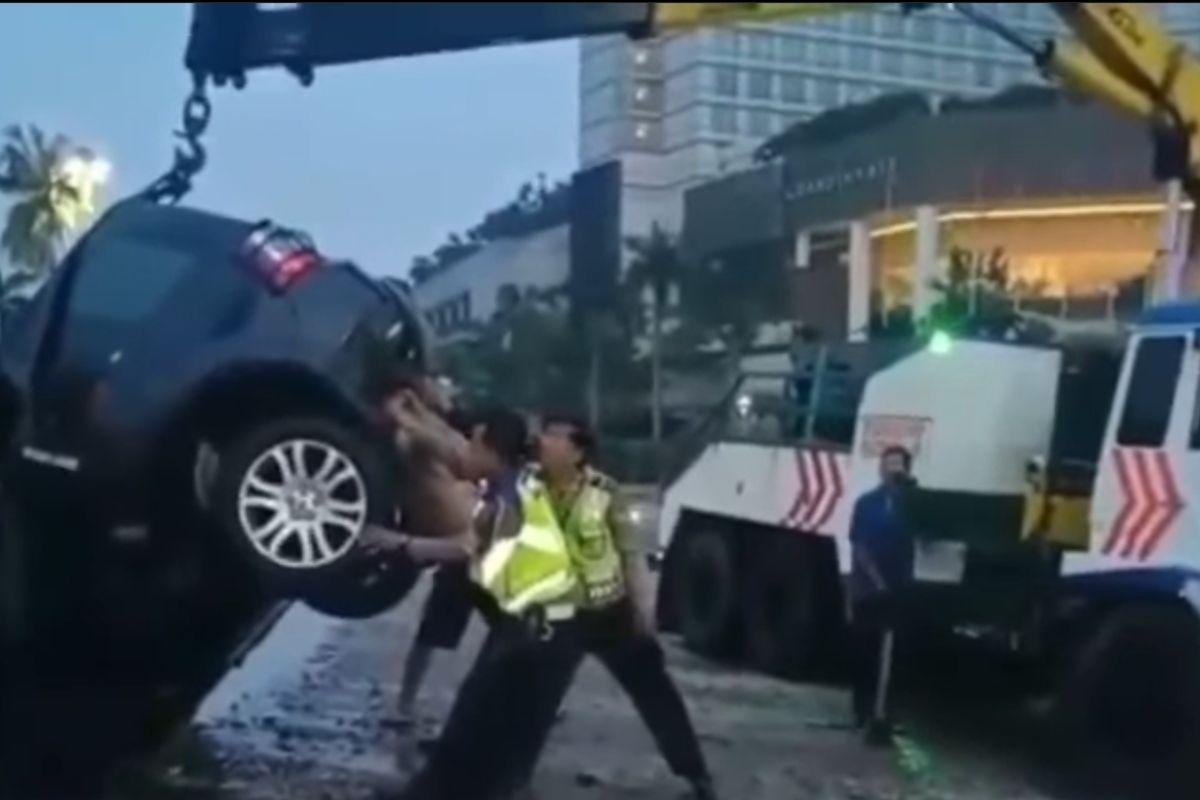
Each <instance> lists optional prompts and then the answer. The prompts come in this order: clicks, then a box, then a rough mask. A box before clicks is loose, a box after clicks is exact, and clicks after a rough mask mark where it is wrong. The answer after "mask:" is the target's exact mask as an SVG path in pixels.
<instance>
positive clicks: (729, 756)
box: [104, 504, 1200, 800]
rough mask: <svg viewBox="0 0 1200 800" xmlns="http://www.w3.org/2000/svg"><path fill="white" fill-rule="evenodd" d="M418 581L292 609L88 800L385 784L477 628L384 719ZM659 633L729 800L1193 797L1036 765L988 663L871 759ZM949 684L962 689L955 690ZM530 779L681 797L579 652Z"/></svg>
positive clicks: (806, 700)
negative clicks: (416, 706) (407, 720)
mask: <svg viewBox="0 0 1200 800" xmlns="http://www.w3.org/2000/svg"><path fill="white" fill-rule="evenodd" d="M647 508H648V511H647V513H646V514H645V515H644V516H645V518H644V519H643V520H642V523H643V526H644V534H645V536H644V538H645V539H646V542H645V544H646V546H647V547H649V546H651V545H652V538H653V537H652V536H651V535H650V531H652V529H653V515H652V513H650V512H652V510H653V507H652V504H650V505H648V506H647ZM426 590H427V587H426V586H424V585H422V586H421V587H420V588H419V590H418V591H415V592H414V593H413V595H412V596H411V597H410V598H409V599H408V600H407V601H406V602H405V603H403V604H402V605H401V606H400V607H399V608H397V609H395V610H394V611H393V612H391V613H389V614H387V615H385V616H383V617H379V618H376V619H374V620H370V621H367V622H344V621H337V620H331V619H327V618H324V617H321V616H319V615H317V614H315V613H314V612H311V611H309V610H308V609H306V608H304V607H303V606H295V607H293V608H292V609H291V610H290V611H289V612H288V613H287V614H286V615H285V616H284V617H283V618H282V620H281V621H280V623H279V625H278V626H276V628H275V629H274V631H273V632H272V633H271V635H270V636H269V637H268V638H267V639H266V640H265V641H264V642H263V643H262V644H261V645H260V646H259V647H258V648H257V649H256V650H255V651H253V652H252V653H251V654H250V656H249V658H248V659H247V660H246V661H245V663H244V664H243V665H242V667H241V668H239V669H237V670H235V671H233V672H231V673H230V674H229V675H228V676H226V679H225V680H224V681H223V682H222V683H221V684H220V686H218V687H217V689H216V690H215V691H213V692H212V693H211V694H210V695H209V696H208V698H207V699H206V701H205V702H204V703H203V705H202V706H201V708H200V709H199V711H198V713H197V714H196V715H195V718H194V720H193V721H192V723H191V724H190V725H187V726H185V727H184V728H183V729H182V730H180V731H179V732H178V734H177V735H176V736H174V737H173V738H172V740H171V741H170V742H169V743H168V744H167V745H166V746H165V747H163V748H162V749H161V751H160V752H159V753H158V754H157V755H156V756H154V757H153V758H145V759H142V760H140V761H139V762H138V763H135V764H133V765H131V766H129V767H127V768H124V769H122V770H120V771H119V772H118V775H117V777H116V779H115V780H114V781H113V782H112V786H111V788H110V790H109V791H108V793H107V795H106V797H105V798H104V800H285V798H286V800H326V799H328V800H358V798H367V797H371V796H373V794H374V793H375V792H377V791H378V790H380V789H391V788H398V787H399V786H400V785H402V784H403V781H404V779H405V778H406V777H407V776H409V775H411V774H412V773H413V771H414V770H415V769H416V767H417V765H418V764H419V763H420V759H421V755H420V752H419V746H418V743H419V740H420V739H421V738H422V735H423V734H424V735H428V734H429V733H431V732H432V731H433V730H435V729H436V727H435V726H436V721H437V720H438V719H440V718H441V717H442V715H444V714H445V712H446V711H447V710H448V708H449V706H450V704H451V702H452V700H453V697H454V693H455V691H456V689H457V687H458V684H459V681H460V680H461V678H462V676H463V675H464V673H465V670H466V669H467V668H468V667H469V666H470V664H471V662H472V660H473V659H474V657H475V653H476V649H477V647H478V645H479V642H480V640H481V638H482V632H483V631H482V625H481V624H479V623H478V622H477V623H475V624H474V625H473V628H472V632H471V635H470V636H469V638H468V641H467V642H465V643H464V645H463V647H462V648H461V649H460V650H459V651H458V652H456V653H453V654H443V655H441V657H440V660H438V661H436V662H435V665H434V668H433V669H432V670H431V674H430V676H429V680H428V682H427V690H426V693H425V703H424V706H423V708H422V712H423V716H424V717H426V719H427V722H426V724H425V725H424V726H423V727H424V729H423V730H418V731H413V732H407V733H400V732H397V731H396V730H395V729H394V725H392V724H390V723H392V722H394V719H393V718H392V715H391V711H392V709H393V708H394V705H395V701H396V694H397V690H398V684H399V678H400V665H401V664H402V662H403V658H404V655H405V653H406V651H407V648H408V646H409V644H410V642H411V641H412V637H413V634H414V632H415V629H416V624H417V620H418V618H419V615H420V611H421V607H422V603H423V599H424V594H425V591H426ZM665 641H666V644H667V648H668V652H669V656H670V663H671V669H672V671H673V673H674V675H675V676H676V679H677V680H678V682H679V684H680V686H681V688H682V689H683V692H684V694H685V696H686V698H687V700H688V703H689V706H690V708H691V710H692V714H693V718H694V720H695V723H696V727H697V729H698V730H699V733H700V736H701V738H702V743H703V746H704V748H705V750H706V752H707V754H708V757H709V759H710V762H711V765H712V767H713V771H714V772H715V774H716V775H717V776H718V782H719V786H720V789H721V795H722V796H723V797H724V798H727V800H1176V798H1178V799H1179V800H1185V799H1186V800H1194V798H1195V787H1196V786H1200V774H1198V773H1197V771H1196V766H1197V765H1200V758H1197V759H1194V760H1192V761H1190V762H1188V764H1187V765H1186V771H1185V772H1182V773H1178V774H1177V773H1176V771H1175V768H1174V767H1172V768H1171V770H1167V769H1165V768H1163V767H1161V766H1157V765H1156V766H1150V767H1146V766H1144V765H1139V766H1138V767H1136V768H1128V767H1127V765H1124V764H1122V763H1121V762H1119V761H1117V760H1114V759H1111V758H1108V757H1102V756H1098V755H1095V754H1085V755H1084V756H1083V758H1082V759H1081V760H1080V761H1078V762H1076V763H1075V764H1074V767H1073V768H1071V769H1067V768H1066V767H1065V766H1064V765H1063V764H1062V763H1060V762H1059V761H1056V760H1054V759H1050V760H1047V758H1046V756H1045V753H1044V750H1045V749H1046V748H1044V746H1043V745H1044V744H1045V742H1044V740H1045V739H1046V738H1047V731H1046V729H1045V727H1044V726H1039V725H1038V724H1037V723H1036V720H1033V719H1031V717H1030V716H1029V715H1028V714H1025V713H1023V712H1022V711H1021V703H1020V702H1019V701H1018V699H1017V698H1015V697H1013V696H1010V695H1008V694H1006V689H1005V687H1004V679H1003V676H1002V670H1000V671H997V670H994V671H993V675H992V676H991V677H988V676H987V675H986V674H981V675H970V672H971V670H970V668H968V666H967V665H965V664H960V665H952V666H950V667H949V668H943V669H942V670H941V671H939V672H938V675H937V680H935V681H933V682H932V683H933V684H934V686H933V688H934V692H933V693H932V694H926V695H919V696H917V702H916V703H915V704H914V705H913V707H912V708H910V709H909V712H908V714H907V715H906V717H905V718H906V720H907V721H908V723H909V725H910V728H911V730H910V732H908V733H906V734H905V736H904V737H902V738H901V740H900V742H899V744H898V746H897V747H896V748H894V749H892V750H888V751H879V750H870V749H868V748H866V747H865V746H864V745H863V744H862V743H861V742H860V740H859V739H858V737H857V736H856V735H854V734H853V733H852V732H851V731H849V730H848V729H847V726H846V721H847V717H848V708H849V704H848V697H847V696H846V693H845V691H844V690H842V689H840V688H837V687H826V686H817V685H812V684H793V683H784V682H780V681H775V680H773V679H770V678H766V677H763V676H760V675H756V674H752V673H748V672H744V671H740V670H738V669H736V668H733V667H729V666H722V665H715V664H713V663H711V662H707V661H704V660H702V659H699V658H697V657H695V656H692V655H690V654H688V653H686V652H684V651H683V650H681V649H680V648H679V647H678V646H677V645H676V644H675V643H674V641H673V640H671V639H670V638H667V639H665ZM997 672H999V673H1000V675H999V677H998V676H997V674H996V673H997ZM952 678H960V679H962V680H960V681H958V682H959V683H960V684H961V685H962V686H966V687H970V689H969V691H962V690H957V691H956V690H953V689H952V688H951V685H950V684H952V683H955V681H954V680H952ZM929 698H936V699H934V700H932V701H931V700H930V699H929ZM1050 738H1052V736H1051V737H1050ZM1052 744H1053V742H1052ZM1050 749H1051V750H1053V751H1054V752H1057V749H1056V748H1050ZM534 788H535V791H536V796H537V797H539V798H543V800H643V799H644V800H657V799H658V798H663V800H667V799H669V798H676V797H680V796H682V795H681V790H682V787H681V786H680V785H679V784H678V783H677V782H676V781H675V780H674V779H673V778H672V776H671V775H670V774H669V772H668V771H667V769H666V766H665V765H664V764H663V763H662V761H661V760H660V759H659V757H658V755H657V752H656V749H655V747H654V744H653V742H652V741H651V739H650V737H649V735H648V733H647V732H646V730H645V728H644V727H643V726H642V724H641V722H640V720H639V719H638V718H637V717H636V715H635V713H634V711H633V708H632V706H631V705H630V703H629V701H628V700H627V699H626V698H625V697H624V696H623V695H622V693H621V692H620V690H619V689H618V687H617V686H616V684H615V683H614V682H613V681H612V679H611V678H610V677H609V676H608V675H607V674H606V673H605V672H604V671H603V669H602V668H601V667H600V666H599V665H597V664H596V663H594V662H589V663H587V664H586V665H585V667H584V669H583V670H581V672H580V674H579V678H578V680H577V682H576V684H575V686H574V688H573V689H572V692H571V694H570V696H569V697H568V699H567V707H566V713H565V716H564V718H563V720H562V722H561V723H560V724H559V725H558V727H557V729H556V730H555V733H554V736H553V737H552V740H551V742H550V745H549V747H548V749H547V751H546V752H545V754H544V756H543V758H542V761H541V764H540V766H539V769H538V773H537V776H536V779H535V786H534Z"/></svg>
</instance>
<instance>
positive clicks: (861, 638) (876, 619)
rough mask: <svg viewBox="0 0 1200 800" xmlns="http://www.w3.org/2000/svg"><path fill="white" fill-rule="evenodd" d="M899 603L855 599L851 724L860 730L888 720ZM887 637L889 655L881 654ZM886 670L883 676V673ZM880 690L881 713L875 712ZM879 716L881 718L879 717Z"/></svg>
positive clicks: (878, 597) (852, 631)
mask: <svg viewBox="0 0 1200 800" xmlns="http://www.w3.org/2000/svg"><path fill="white" fill-rule="evenodd" d="M899 617H900V614H899V603H898V601H897V600H896V599H894V598H891V597H888V596H882V595H881V596H877V597H871V598H865V599H862V600H857V601H855V603H854V607H853V611H852V619H851V624H850V631H851V636H852V637H853V641H852V650H853V654H852V655H853V664H852V669H851V680H852V682H853V687H852V688H853V694H854V721H855V722H856V723H857V724H858V725H859V726H860V727H861V726H864V725H866V724H868V723H870V722H888V721H890V720H891V707H892V696H893V694H894V693H893V691H892V689H891V684H892V677H893V674H894V662H895V642H896V629H897V627H898V624H899V622H900V619H899ZM889 635H890V637H891V642H890V644H889V650H890V652H885V650H884V644H885V641H886V639H887V638H888V637H889ZM885 669H886V674H885V672H884V671H885ZM881 685H882V686H883V687H884V690H885V691H886V695H885V697H884V698H883V704H882V707H883V714H882V715H878V714H877V713H876V711H877V706H878V705H879V702H878V701H879V695H878V693H879V689H880V686H881ZM880 717H881V718H880Z"/></svg>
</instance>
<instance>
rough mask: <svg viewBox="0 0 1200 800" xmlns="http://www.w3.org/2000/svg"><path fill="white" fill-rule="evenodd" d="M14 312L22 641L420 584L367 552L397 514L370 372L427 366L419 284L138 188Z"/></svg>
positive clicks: (11, 414)
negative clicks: (144, 198) (376, 529)
mask: <svg viewBox="0 0 1200 800" xmlns="http://www.w3.org/2000/svg"><path fill="white" fill-rule="evenodd" d="M13 314H14V315H15V316H12V317H10V319H9V320H8V321H7V323H6V324H5V326H4V334H3V337H2V341H0V356H2V362H0V365H2V370H3V376H2V381H0V408H2V412H0V423H2V424H3V427H4V431H3V435H4V439H3V441H4V446H5V449H4V452H5V454H6V457H5V459H4V465H3V472H2V474H0V491H3V493H4V504H3V505H4V512H5V514H6V516H7V517H8V519H7V520H6V521H5V524H4V526H3V529H2V530H0V584H2V585H3V589H2V590H0V612H2V614H0V633H3V639H4V640H5V641H7V642H9V643H11V642H14V641H21V640H24V639H27V638H29V637H37V638H40V639H42V640H44V641H48V642H51V643H54V646H55V647H57V646H59V645H60V644H61V643H62V642H64V641H68V640H70V641H78V640H79V638H80V635H81V632H87V635H88V636H90V637H92V638H96V637H99V638H100V639H101V640H102V641H101V642H100V643H102V644H103V645H104V646H103V647H102V648H100V649H102V650H104V651H106V652H108V653H110V654H112V653H120V652H121V649H120V648H114V647H112V643H113V642H125V641H128V642H131V643H132V642H146V641H149V642H159V643H163V642H167V643H171V642H173V641H174V640H176V639H178V638H180V637H179V631H181V630H184V628H180V625H181V624H182V625H185V626H186V630H187V631H188V636H189V637H199V635H200V633H201V632H202V631H204V630H207V626H209V625H212V626H214V628H221V626H222V625H225V626H227V625H228V623H229V622H230V621H248V620H250V619H251V618H252V616H253V613H252V612H253V611H254V610H255V609H261V608H263V607H265V605H266V604H267V601H269V600H270V598H272V597H280V596H287V597H300V598H302V599H305V600H306V601H307V602H309V603H310V604H311V605H313V606H314V607H317V608H318V610H323V611H326V612H327V613H333V614H337V615H342V616H363V615H367V614H370V613H377V612H378V611H381V610H383V609H385V608H387V607H390V606H391V605H393V604H394V603H395V602H397V601H398V600H399V599H401V598H402V597H403V595H404V594H405V593H406V591H407V588H408V587H409V586H411V582H412V579H413V576H411V575H407V574H391V573H389V572H388V570H389V569H399V568H396V567H395V566H394V565H381V564H375V563H369V562H367V561H366V560H365V559H364V558H363V557H362V556H361V555H360V553H361V550H360V549H359V548H358V547H357V543H358V539H359V535H360V533H361V531H362V529H363V526H364V525H365V524H366V523H367V522H368V521H376V522H390V521H392V520H393V519H394V515H395V513H396V509H395V505H394V500H393V492H392V488H393V480H394V474H393V472H392V466H393V465H392V464H391V463H390V457H389V452H388V449H389V448H388V447H387V441H388V440H387V437H384V436H381V435H380V434H379V432H378V431H377V429H376V427H375V425H374V422H373V416H372V411H371V409H370V408H369V404H368V403H367V401H366V400H365V396H364V391H365V389H364V386H365V383H366V376H367V373H368V372H369V371H370V370H372V369H373V368H374V367H375V366H376V365H379V364H381V363H383V362H384V361H387V360H391V361H394V362H399V363H401V364H407V365H408V366H410V367H411V368H412V369H413V370H415V371H416V370H423V369H425V368H426V366H427V363H426V362H427V356H428V354H427V351H426V343H427V341H428V339H427V336H426V334H425V331H424V329H423V327H422V323H421V318H420V315H419V314H418V313H417V312H416V310H415V308H414V307H413V304H412V302H411V299H410V297H409V295H408V294H407V292H406V291H405V288H404V285H403V284H402V283H399V282H397V281H391V280H389V281H381V280H376V279H374V278H372V277H370V276H368V275H367V274H365V273H364V272H362V271H361V270H360V269H359V268H358V267H356V266H355V265H354V264H351V263H349V262H346V261H338V260H334V259H330V258H327V257H325V256H323V255H322V254H321V253H320V252H319V251H318V250H317V249H316V247H315V246H314V245H313V243H312V242H311V241H310V240H309V239H308V238H307V237H306V236H305V235H303V234H300V233H298V232H295V231H290V230H287V229H284V228H281V227H279V226H276V225H272V224H269V223H254V222H248V221H243V220H237V219H231V218H227V217H222V216H217V215H213V214H209V213H204V212H201V211H196V210H191V209H186V208H179V207H171V206H160V205H154V204H150V203H146V202H140V201H131V202H126V203H123V204H121V205H118V206H116V207H114V208H113V209H112V210H111V211H109V212H108V213H107V214H105V215H104V217H103V218H102V219H101V220H100V221H99V222H98V223H97V224H96V225H95V226H94V227H93V228H92V229H91V230H90V231H89V232H88V233H87V234H86V236H85V237H84V238H83V239H82V240H81V241H80V242H79V243H78V244H77V245H76V246H75V247H73V248H72V250H71V251H70V252H69V253H68V255H67V257H66V258H65V260H64V261H63V263H62V264H61V266H60V267H59V269H57V270H56V271H55V272H54V273H53V275H52V276H51V278H50V279H49V280H48V281H47V282H46V283H45V285H44V286H43V287H42V288H41V289H40V291H39V292H38V293H37V294H36V295H35V296H34V297H32V298H31V299H30V300H29V301H28V302H27V303H26V304H25V305H24V306H23V307H21V308H20V309H19V310H18V311H16V312H13ZM222 629H224V628H222ZM173 637H174V638H173ZM172 646H174V645H172Z"/></svg>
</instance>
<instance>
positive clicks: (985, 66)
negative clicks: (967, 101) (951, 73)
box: [975, 61, 996, 88]
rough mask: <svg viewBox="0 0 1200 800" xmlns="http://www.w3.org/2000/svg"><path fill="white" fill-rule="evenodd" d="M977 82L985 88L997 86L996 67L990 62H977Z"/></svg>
mask: <svg viewBox="0 0 1200 800" xmlns="http://www.w3.org/2000/svg"><path fill="white" fill-rule="evenodd" d="M975 82H976V83H977V84H978V85H979V86H982V87H984V88H990V87H992V86H995V85H996V65H995V64H993V63H992V62H990V61H976V62H975Z"/></svg>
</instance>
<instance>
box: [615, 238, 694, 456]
mask: <svg viewBox="0 0 1200 800" xmlns="http://www.w3.org/2000/svg"><path fill="white" fill-rule="evenodd" d="M625 246H626V247H627V248H629V250H630V252H631V253H632V254H633V261H632V262H630V264H629V270H628V271H627V272H626V274H625V285H626V287H627V288H628V289H629V291H630V294H631V296H632V297H631V299H632V300H633V308H634V310H635V316H638V317H640V315H641V313H643V311H644V308H645V306H646V305H648V306H649V310H650V419H651V422H650V424H651V428H652V432H651V437H652V438H653V441H654V447H655V450H656V451H657V450H658V448H659V447H660V445H661V444H662V434H663V424H662V389H663V386H662V343H663V335H662V334H663V330H662V328H663V317H664V316H665V313H666V310H667V306H668V304H669V303H670V300H671V294H672V291H673V290H674V289H675V288H676V287H678V286H679V285H680V283H681V282H682V280H683V278H684V271H685V266H684V263H683V260H682V259H681V258H680V255H679V249H678V248H677V247H676V244H675V241H674V240H673V239H672V238H671V237H670V236H669V235H667V233H666V232H665V231H663V229H662V228H660V227H659V226H658V225H657V224H655V226H654V227H653V228H652V229H651V230H650V235H649V236H647V237H645V238H631V239H629V240H627V241H626V243H625ZM647 300H648V301H649V302H648V303H646V301H647Z"/></svg>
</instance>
